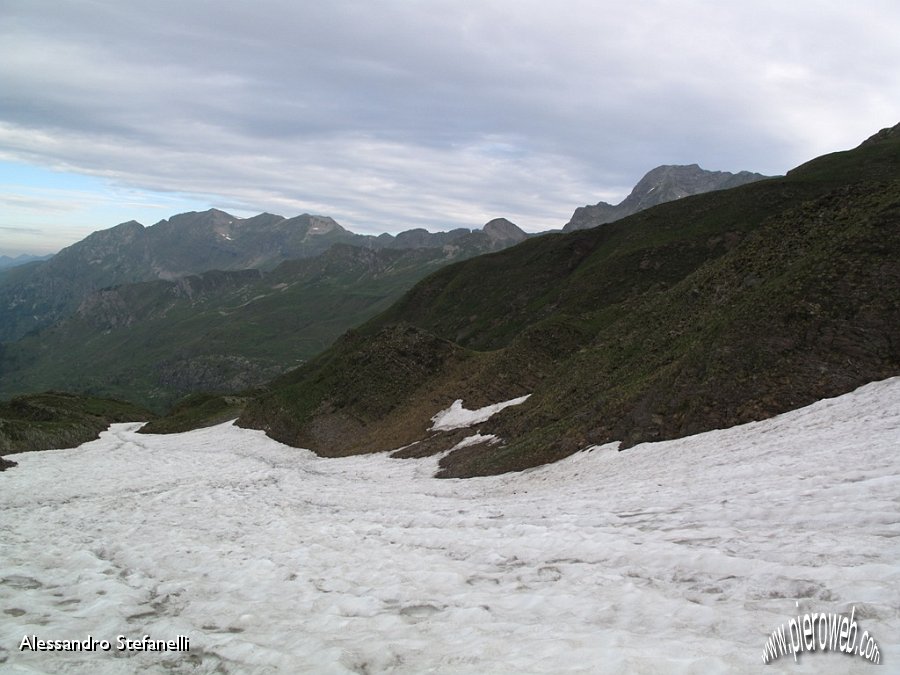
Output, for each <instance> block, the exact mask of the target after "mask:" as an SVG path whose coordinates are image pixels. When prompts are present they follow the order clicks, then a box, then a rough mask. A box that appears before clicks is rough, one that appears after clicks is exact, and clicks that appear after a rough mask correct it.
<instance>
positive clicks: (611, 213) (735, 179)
mask: <svg viewBox="0 0 900 675" xmlns="http://www.w3.org/2000/svg"><path fill="white" fill-rule="evenodd" d="M766 178H770V176H763V175H762V174H759V173H751V172H749V171H740V172H738V173H731V172H729V171H707V170H706V169H701V168H700V166H699V165H698V164H683V165H679V164H663V165H661V166H658V167H656V168H655V169H651V170H650V171H648V172H647V173H646V174H644V176H643V178H641V179H640V180H639V181H638V182H637V184H636V185H635V186H634V188H633V189H632V191H631V193H630V194H629V195H628V196H627V197H626V198H625V199H624V200H622V202H620V203H619V204H616V205H615V206H613V205H612V204H608V203H606V202H599V203H597V204H595V205H593V206H582V207H579V208H577V209H575V213H573V214H572V218H571V219H570V220H569V222H568V223H566V225H565V226H564V227H563V232H572V231H574V230H584V229H589V228H592V227H597V226H598V225H604V224H607V223H611V222H615V221H616V220H620V219H622V218H625V217H627V216H630V215H633V214H635V213H638V212H639V211H643V210H644V209H648V208H650V207H653V206H657V205H659V204H664V203H666V202H670V201H673V200H675V199H681V198H682V197H688V196H690V195H696V194H703V193H705V192H711V191H713V190H727V189H728V188H732V187H738V186H739V185H746V184H747V183H753V182H755V181H758V180H764V179H766Z"/></svg>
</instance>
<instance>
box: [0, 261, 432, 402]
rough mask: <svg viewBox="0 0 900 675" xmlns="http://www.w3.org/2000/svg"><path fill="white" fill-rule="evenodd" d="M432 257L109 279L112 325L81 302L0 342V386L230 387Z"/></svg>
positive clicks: (314, 338) (379, 302) (341, 327)
mask: <svg viewBox="0 0 900 675" xmlns="http://www.w3.org/2000/svg"><path fill="white" fill-rule="evenodd" d="M443 262H444V256H443V254H442V252H440V251H436V250H416V251H380V252H374V251H367V250H362V249H354V248H351V247H342V248H339V249H336V250H333V251H332V252H330V253H328V254H325V255H323V256H320V257H319V258H317V259H313V260H302V261H290V262H287V263H283V264H282V265H281V266H280V267H279V268H277V269H276V270H274V271H273V272H271V273H269V274H267V275H265V276H263V277H262V278H260V277H259V276H258V275H256V276H253V277H252V278H251V277H249V276H247V279H246V280H245V281H242V280H240V279H237V278H236V276H235V275H236V274H237V273H209V274H206V275H203V277H202V280H200V281H196V282H195V284H194V286H195V287H196V288H197V289H199V290H197V291H196V292H193V293H192V294H191V295H186V294H185V293H184V292H183V291H180V286H179V284H178V283H177V282H165V281H155V282H147V283H142V284H134V285H129V286H123V287H119V288H118V289H115V290H114V291H113V292H111V293H110V295H111V296H113V299H112V300H111V301H110V302H111V303H113V305H114V306H113V307H112V308H111V309H110V310H108V311H107V314H109V315H110V316H112V317H113V318H114V319H116V320H117V321H118V323H109V324H107V323H105V321H106V316H105V315H104V316H102V317H99V318H98V312H88V313H86V314H82V315H79V316H76V317H73V318H72V319H70V320H68V321H66V322H64V323H63V324H60V325H58V326H57V327H54V328H52V329H48V330H45V331H43V332H41V333H39V334H36V335H32V336H30V337H27V338H25V339H23V340H21V341H20V342H18V343H12V344H7V345H5V353H4V354H3V355H2V358H0V363H2V369H3V373H2V374H3V378H2V384H0V396H4V395H5V396H10V395H14V394H18V393H22V392H29V391H42V390H46V389H73V388H77V390H78V391H81V392H85V393H89V394H93V395H102V396H114V397H117V398H121V399H125V400H132V401H135V402H137V403H140V404H142V405H147V406H150V407H151V408H153V409H155V410H157V411H161V410H163V409H165V408H166V407H168V406H169V405H171V404H172V403H173V402H174V401H175V400H176V399H178V398H180V397H181V396H183V395H184V394H185V393H187V392H190V391H195V390H198V389H207V390H214V391H215V390H220V391H222V390H224V391H240V390H243V389H245V388H247V387H252V386H254V385H257V384H261V383H263V382H265V381H267V380H269V379H271V378H272V377H273V376H274V375H276V374H278V373H280V372H283V371H284V370H285V369H287V368H289V367H292V366H296V365H297V364H299V363H302V362H303V361H305V360H307V359H309V358H311V357H312V356H314V355H315V354H317V353H319V352H320V351H322V350H323V349H324V348H326V347H327V346H328V345H329V344H331V342H332V341H334V339H335V338H337V337H338V336H339V335H340V334H341V333H343V332H344V331H345V330H347V329H348V328H349V327H351V326H354V325H357V324H359V323H362V322H363V321H365V320H366V319H368V318H370V317H371V316H373V315H374V314H377V313H378V312H380V311H382V310H384V309H385V308H386V307H388V306H389V305H390V304H391V303H392V302H393V301H394V300H396V298H397V297H399V296H400V295H401V294H402V293H403V291H405V290H406V289H408V288H409V287H410V286H412V285H413V284H414V283H415V282H416V281H417V280H419V279H420V278H422V277H423V276H425V275H426V274H428V273H429V272H431V271H432V270H434V269H435V268H436V267H438V266H439V265H440V264H442V263H443ZM214 275H218V276H219V277H220V278H218V279H217V278H216V277H215V276H214ZM229 275H230V276H229ZM245 276H246V275H245ZM123 317H124V319H123Z"/></svg>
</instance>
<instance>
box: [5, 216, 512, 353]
mask: <svg viewBox="0 0 900 675" xmlns="http://www.w3.org/2000/svg"><path fill="white" fill-rule="evenodd" d="M505 222H507V223H508V221H505ZM498 227H499V226H497V227H492V228H491V232H493V234H490V233H488V232H486V231H479V230H476V231H474V232H473V231H471V230H468V229H457V230H453V231H451V232H438V233H430V232H427V231H425V230H411V231H410V232H404V233H401V234H398V235H396V236H393V235H390V234H383V235H381V236H377V237H375V236H370V235H359V234H354V233H353V232H350V231H349V230H346V229H344V228H343V227H341V226H340V225H339V224H338V223H337V222H335V221H334V220H333V219H331V218H327V217H323V216H312V215H309V214H304V215H301V216H297V217H295V218H284V217H282V216H277V215H273V214H270V213H262V214H260V215H258V216H254V217H252V218H237V217H235V216H232V215H230V214H228V213H225V212H224V211H219V210H218V209H210V210H209V211H204V212H202V213H197V212H191V213H183V214H180V215H177V216H173V217H171V218H169V219H168V220H161V221H160V222H158V223H156V224H155V225H153V226H151V227H144V226H143V225H141V224H140V223H138V222H135V221H129V222H126V223H122V224H120V225H117V226H116V227H113V228H110V229H108V230H101V231H99V232H94V233H93V234H91V235H89V236H88V237H86V238H85V239H83V240H82V241H80V242H78V243H76V244H73V245H72V246H69V247H67V248H65V249H63V250H62V251H60V252H59V253H58V254H57V255H56V256H54V257H53V258H51V259H49V260H47V261H45V262H42V263H37V264H31V265H26V266H24V267H18V268H14V269H11V270H8V271H7V272H6V273H4V274H3V275H2V276H0V342H9V341H13V340H16V339H18V338H20V337H22V336H23V335H25V334H26V333H29V332H32V331H35V330H38V329H41V328H44V327H46V326H49V325H52V324H54V323H56V322H58V321H60V320H61V319H63V318H65V317H67V316H69V315H71V314H72V313H73V312H74V311H75V310H76V308H77V307H78V306H79V305H80V304H81V302H82V300H83V299H84V298H85V297H86V296H87V295H88V294H90V293H92V292H94V291H96V290H99V289H101V288H106V287H109V286H114V285H120V284H129V283H138V282H144V281H153V280H174V279H178V278H180V277H184V276H187V275H191V274H201V273H203V272H206V271H209V270H223V271H233V270H242V269H250V268H252V269H261V270H270V269H273V268H274V267H275V266H277V265H278V264H279V263H281V262H284V261H286V260H294V259H302V258H310V257H314V256H317V255H320V254H322V253H324V252H325V251H327V250H328V249H329V248H331V247H332V246H333V245H335V244H338V243H343V244H351V245H354V246H358V247H364V248H372V249H382V248H442V247H445V246H452V247H455V250H457V251H467V252H471V251H473V250H475V251H477V252H487V251H493V250H498V249H500V248H504V247H505V246H508V245H510V244H512V243H515V242H517V241H520V240H522V239H525V238H526V237H527V235H526V234H525V233H524V232H523V231H522V230H521V229H519V228H518V227H516V226H515V225H512V223H508V225H506V226H504V228H505V229H503V232H504V234H503V236H498V235H497V232H498V231H499V230H498Z"/></svg>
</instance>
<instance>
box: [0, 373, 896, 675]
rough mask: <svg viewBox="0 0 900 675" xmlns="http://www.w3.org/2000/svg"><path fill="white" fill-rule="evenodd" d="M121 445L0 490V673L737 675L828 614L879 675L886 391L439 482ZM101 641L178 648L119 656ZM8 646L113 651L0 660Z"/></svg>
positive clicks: (223, 435)
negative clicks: (843, 621)
mask: <svg viewBox="0 0 900 675" xmlns="http://www.w3.org/2000/svg"><path fill="white" fill-rule="evenodd" d="M136 428H137V425H116V426H115V427H113V428H112V429H111V430H110V431H109V432H107V433H106V434H104V435H103V437H102V438H101V439H100V440H98V441H95V442H93V443H89V444H86V445H84V446H82V447H80V448H77V449H74V450H60V451H53V452H43V453H28V454H23V455H18V456H17V457H16V459H17V461H18V462H19V466H18V467H17V468H15V469H13V470H11V471H7V472H6V473H4V474H2V475H0V486H2V487H0V509H2V510H0V535H2V538H0V542H2V543H0V670H3V671H5V672H13V673H25V672H28V673H32V672H74V673H92V674H93V673H121V672H213V671H215V672H226V673H238V672H240V673H247V672H250V673H253V672H258V673H269V672H273V673H274V672H291V673H294V672H314V673H345V672H350V673H363V672H365V673H373V672H384V671H388V672H398V673H423V672H441V673H564V672H585V673H597V672H630V673H641V672H644V673H657V672H667V673H679V672H682V673H711V672H713V673H714V672H758V671H759V669H760V667H762V659H761V657H762V653H763V647H764V643H765V640H766V638H767V637H768V635H769V634H770V633H771V632H772V631H773V630H774V629H775V628H777V627H778V626H779V625H781V624H783V623H786V622H787V621H788V620H789V619H790V618H791V617H795V616H796V615H797V614H799V613H802V612H806V611H809V612H820V611H821V612H847V613H848V614H849V612H850V611H851V608H852V607H855V618H856V620H857V621H858V622H859V626H860V630H868V631H869V633H870V635H871V636H872V637H874V638H875V640H876V641H877V642H878V646H879V648H880V650H881V653H882V662H883V663H884V664H885V665H887V666H888V668H889V669H890V668H897V666H898V664H900V453H898V448H900V378H894V379H892V380H888V381H885V382H880V383H874V384H870V385H868V386H866V387H863V388H861V389H859V390H857V391H856V392H853V393H851V394H848V395H846V396H843V397H841V398H838V399H832V400H826V401H821V402H819V403H817V404H815V405H813V406H810V407H808V408H804V409H802V410H798V411H795V412H792V413H788V414H786V415H782V416H780V417H777V418H774V419H771V420H768V421H765V422H759V423H754V424H750V425H746V426H743V427H736V428H733V429H729V430H725V431H715V432H710V433H706V434H702V435H699V436H694V437H691V438H684V439H680V440H677V441H670V442H664V443H654V444H645V445H639V446H636V447H634V448H632V449H630V450H628V451H627V452H623V453H618V452H616V451H615V448H614V447H613V446H604V447H600V448H596V449H593V450H592V451H585V452H582V453H579V454H577V455H574V456H572V457H570V458H568V459H566V460H564V461H562V462H559V463H558V464H555V465H551V466H547V467H542V468H539V469H533V470H531V471H528V472H525V473H522V474H507V475H504V476H495V477H491V478H483V479H470V480H463V481H458V480H436V479H433V478H431V475H432V473H433V471H434V469H435V467H436V460H435V459H433V458H432V459H428V460H397V459H391V458H389V457H387V456H386V455H374V456H363V457H351V458H345V459H321V458H317V457H316V456H314V455H313V454H312V453H308V452H305V451H298V450H295V449H292V448H288V447H285V446H282V445H279V444H277V443H275V442H274V441H272V440H270V439H267V438H266V437H265V436H264V435H263V434H262V433H260V432H254V431H248V430H242V429H238V428H235V427H232V426H230V425H222V426H218V427H214V428H211V429H207V430H201V431H196V432H191V433H186V434H180V435H174V436H144V435H137V434H135V433H134V432H135V429H136ZM797 601H799V606H798V605H797V604H795V603H796V602H797ZM121 634H124V635H127V636H129V637H130V638H135V639H140V638H141V637H142V636H143V635H145V634H148V635H150V636H151V637H152V638H154V639H166V640H168V639H174V638H175V637H176V636H178V635H186V636H188V637H189V639H190V648H191V649H190V652H189V653H188V654H181V653H177V652H174V653H173V652H169V653H153V652H144V653H140V652H135V653H130V654H121V653H117V652H116V650H115V639H116V636H118V635H121ZM25 635H29V636H30V635H36V636H37V637H38V638H39V639H43V640H64V639H69V640H73V639H78V640H83V639H85V638H86V637H87V636H88V635H91V636H93V637H94V638H95V639H98V640H99V639H107V640H110V641H112V642H113V649H112V650H111V651H110V652H106V653H104V652H98V653H69V654H59V653H46V652H45V653H31V652H27V651H26V652H20V651H19V645H20V643H21V641H22V639H23V636H25ZM788 661H790V662H789V663H788ZM780 663H781V665H782V667H785V666H786V667H788V668H789V669H790V671H791V672H798V673H803V672H823V671H824V672H869V670H868V669H869V668H870V667H871V666H870V665H869V664H867V663H866V662H865V661H864V660H862V659H860V658H858V657H853V658H851V657H849V656H845V655H842V654H834V653H815V654H803V655H802V656H801V658H800V661H799V663H797V664H795V663H794V662H793V659H790V658H789V657H784V658H783V659H782V660H781V662H780ZM217 668H218V670H216V669H217Z"/></svg>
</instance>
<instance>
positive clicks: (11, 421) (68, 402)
mask: <svg viewBox="0 0 900 675" xmlns="http://www.w3.org/2000/svg"><path fill="white" fill-rule="evenodd" d="M151 417H152V414H151V413H149V412H148V411H146V410H144V409H142V408H139V407H138V406H135V405H132V404H130V403H123V402H121V401H114V400H111V399H102V398H95V397H86V396H76V395H73V394H64V393H60V392H44V393H42V394H33V395H29V396H18V397H15V398H13V399H11V400H9V401H5V402H2V403H0V454H10V453H17V452H30V451H32V450H50V449H57V448H73V447H76V446H78V445H81V444H82V443H86V442H87V441H91V440H94V439H95V438H97V437H98V436H99V434H100V432H101V431H104V430H106V429H107V428H108V427H109V425H110V424H112V423H114V422H135V421H143V420H146V419H150V418H151Z"/></svg>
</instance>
